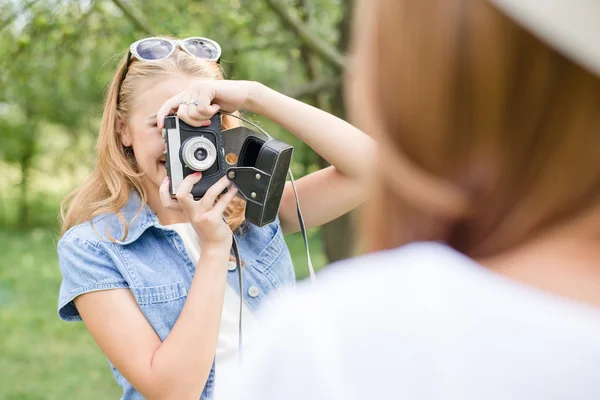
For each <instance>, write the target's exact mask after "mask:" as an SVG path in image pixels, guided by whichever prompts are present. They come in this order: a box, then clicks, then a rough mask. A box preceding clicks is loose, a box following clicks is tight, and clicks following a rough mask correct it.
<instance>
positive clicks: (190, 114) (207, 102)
mask: <svg viewBox="0 0 600 400" xmlns="http://www.w3.org/2000/svg"><path fill="white" fill-rule="evenodd" d="M256 86H257V84H256V82H251V81H227V80H211V79H197V80H194V81H192V83H191V84H190V86H189V87H188V88H187V89H186V90H185V91H183V92H181V93H178V94H177V95H175V96H173V97H171V98H170V99H169V100H167V101H166V102H165V103H164V104H163V105H162V107H161V108H160V110H158V113H157V114H156V119H157V123H158V128H159V129H162V128H163V124H164V121H165V117H166V116H167V115H169V114H170V113H173V112H176V113H177V116H178V117H179V118H180V119H182V120H183V121H185V122H186V123H188V124H190V125H192V126H205V125H210V119H211V118H212V116H213V115H215V114H216V113H217V112H218V111H219V110H223V111H226V112H234V111H238V110H242V109H244V106H245V105H246V104H247V103H248V102H249V100H250V99H251V98H252V92H253V90H254V88H255V87H256Z"/></svg>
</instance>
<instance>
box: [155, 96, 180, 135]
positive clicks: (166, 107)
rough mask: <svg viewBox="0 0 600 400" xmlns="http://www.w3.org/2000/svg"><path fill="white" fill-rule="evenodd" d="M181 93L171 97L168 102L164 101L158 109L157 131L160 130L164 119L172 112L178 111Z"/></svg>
mask: <svg viewBox="0 0 600 400" xmlns="http://www.w3.org/2000/svg"><path fill="white" fill-rule="evenodd" d="M181 95H182V94H181V93H179V94H177V95H175V96H173V97H171V98H170V99H169V100H167V101H165V102H164V103H163V105H162V106H161V107H160V109H159V110H158V112H157V113H156V125H157V127H158V129H162V128H163V126H164V122H165V117H166V116H167V115H169V114H171V113H172V112H175V111H177V110H178V109H179V106H180V105H181V100H182V97H181Z"/></svg>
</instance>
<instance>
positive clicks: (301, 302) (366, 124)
mask: <svg viewBox="0 0 600 400" xmlns="http://www.w3.org/2000/svg"><path fill="white" fill-rule="evenodd" d="M359 4H360V7H362V8H361V9H360V12H357V13H355V15H357V16H358V19H357V20H356V21H355V22H356V23H355V29H356V30H355V33H354V36H353V49H354V53H353V55H352V56H353V68H352V69H351V71H350V75H349V77H348V80H347V82H348V84H349V89H350V90H349V92H350V93H351V97H350V105H351V107H350V108H351V110H353V111H354V112H351V115H353V117H354V118H355V119H356V121H357V122H358V124H359V126H360V127H362V128H363V129H364V130H365V131H369V132H370V133H372V135H373V136H374V137H375V138H376V140H378V141H379V144H380V149H381V152H380V157H378V159H379V161H380V163H379V166H378V169H377V170H376V172H375V173H373V174H372V175H371V180H372V179H373V178H372V177H375V178H376V181H375V185H373V192H374V196H373V198H372V199H371V200H370V201H367V202H366V203H365V205H364V206H363V207H364V211H365V214H364V218H365V224H364V229H362V230H361V231H360V233H361V235H362V236H363V239H364V244H365V248H366V249H367V251H368V253H369V254H366V255H364V256H362V257H359V258H356V259H354V260H348V261H344V262H341V263H339V264H337V265H336V266H334V267H332V268H328V269H326V271H325V273H324V274H321V275H320V279H319V280H318V284H319V289H318V290H310V291H309V290H306V292H303V293H302V294H300V295H298V296H297V297H293V298H291V299H288V300H281V299H280V301H278V302H277V303H276V304H274V310H272V315H270V318H265V320H269V321H270V322H269V323H267V324H266V327H265V331H267V332H269V333H268V334H266V335H263V336H262V337H261V338H260V341H261V343H260V345H257V347H256V354H254V355H251V354H248V353H246V354H245V357H244V360H245V361H247V363H248V365H247V368H245V371H244V372H245V373H246V376H245V378H244V381H245V382H246V384H245V385H243V386H242V390H241V396H240V397H239V398H242V399H246V400H258V399H260V400H276V399H277V400H279V399H286V400H300V399H303V400H304V399H311V400H321V399H323V400H325V399H326V400H342V399H343V400H358V399H361V400H362V399H377V400H384V399H411V400H425V399H427V400H432V399H456V400H479V399H498V400H500V399H502V400H505V399H511V400H515V399H519V400H531V399H553V400H559V399H560V400H572V399H578V400H592V399H600V384H599V379H598V377H599V376H600V46H599V45H598V38H600V24H598V19H599V17H600V2H598V1H594V0H569V1H564V0H544V1H533V0H529V1H528V0H494V1H487V0H429V1H415V0H362V1H360V2H359ZM365 184H369V181H365ZM289 343H293V344H294V346H293V347H292V346H290V345H289ZM265 386H269V387H270V388H271V389H270V390H269V391H268V392H265V390H264V387H265Z"/></svg>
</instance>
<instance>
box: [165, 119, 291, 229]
mask: <svg viewBox="0 0 600 400" xmlns="http://www.w3.org/2000/svg"><path fill="white" fill-rule="evenodd" d="M163 139H164V141H165V143H166V165H165V166H166V169H167V176H168V177H169V191H170V194H171V197H174V196H175V194H176V193H177V190H178V188H179V185H181V182H183V180H184V179H185V177H186V176H188V175H190V174H193V173H195V172H197V171H200V172H202V179H201V180H200V181H199V182H198V183H196V184H195V185H194V186H193V188H192V190H191V193H192V196H193V197H194V199H195V200H198V199H200V198H202V197H203V196H204V195H205V194H206V191H207V190H208V189H209V188H210V187H211V186H212V185H214V184H215V183H216V182H217V181H218V180H219V179H221V178H222V177H223V176H224V175H227V177H228V178H229V180H230V181H231V183H232V184H233V185H235V186H236V187H237V189H238V190H239V192H238V196H240V197H242V198H244V199H245V200H246V211H245V217H246V220H247V221H248V222H251V223H252V224H254V225H257V226H259V227H262V226H264V225H267V224H269V223H271V222H273V221H274V220H275V219H276V218H277V214H278V212H279V205H280V203H281V197H282V195H283V190H284V186H285V178H286V176H287V172H288V169H289V167H290V163H291V159H292V153H293V147H292V146H290V145H288V144H286V143H284V142H281V141H279V140H277V139H272V138H270V137H268V135H264V134H261V133H258V132H255V131H253V130H251V129H249V128H247V127H244V126H239V127H236V128H232V129H228V130H226V131H224V132H221V114H220V113H217V114H215V115H214V116H213V117H212V118H211V120H210V126H202V127H193V126H191V125H188V124H187V123H185V122H184V121H182V120H180V119H179V118H178V117H177V116H175V115H169V116H167V117H166V118H165V125H164V129H163ZM226 154H227V156H226ZM225 191H226V190H225ZM225 191H224V192H225Z"/></svg>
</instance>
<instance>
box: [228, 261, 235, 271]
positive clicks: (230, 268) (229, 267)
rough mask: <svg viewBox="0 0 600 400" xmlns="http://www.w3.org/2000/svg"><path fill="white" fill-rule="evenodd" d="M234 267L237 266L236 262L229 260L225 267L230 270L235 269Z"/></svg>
mask: <svg viewBox="0 0 600 400" xmlns="http://www.w3.org/2000/svg"><path fill="white" fill-rule="evenodd" d="M236 268H237V264H236V263H235V261H229V265H228V266H227V269H228V270H230V271H235V269H236Z"/></svg>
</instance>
